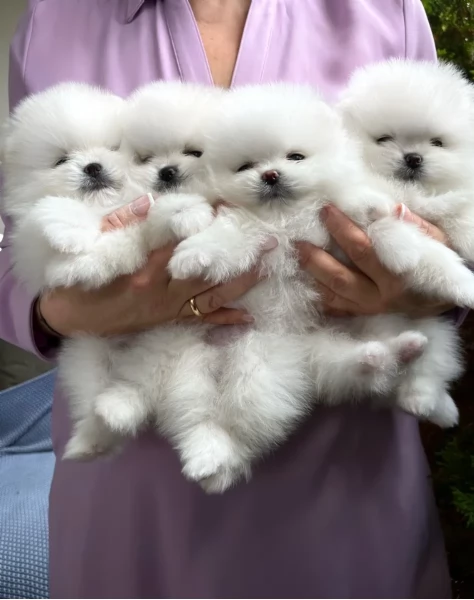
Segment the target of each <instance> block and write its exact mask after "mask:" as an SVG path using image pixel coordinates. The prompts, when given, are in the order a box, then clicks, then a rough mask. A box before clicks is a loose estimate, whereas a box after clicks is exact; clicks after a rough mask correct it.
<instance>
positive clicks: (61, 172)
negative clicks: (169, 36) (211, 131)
mask: <svg viewBox="0 0 474 600" xmlns="http://www.w3.org/2000/svg"><path fill="white" fill-rule="evenodd" d="M160 90H161V92H160ZM160 93H161V96H163V98H162V106H160V104H159V103H157V106H156V107H155V114H156V111H158V114H160V111H161V112H162V115H161V116H160V118H162V119H163V121H164V122H165V123H167V124H166V127H169V128H171V129H172V130H175V129H176V128H181V129H182V130H183V132H184V131H186V130H187V131H188V133H189V139H186V143H188V142H194V140H195V137H193V134H194V131H195V130H196V129H197V128H200V127H201V125H202V123H201V119H202V118H203V114H204V112H205V111H207V110H208V107H207V103H208V101H209V93H207V92H206V91H204V90H201V89H200V88H194V87H192V86H190V87H186V86H182V87H181V84H172V85H170V87H169V88H168V87H166V86H165V84H163V87H160V86H158V87H157V90H156V93H155V94H154V97H155V98H157V97H158V98H159V97H160ZM146 98H147V92H146V91H142V92H141V93H138V94H137V97H136V98H135V99H132V101H131V105H132V106H131V110H130V111H129V110H128V108H127V107H126V106H125V105H124V101H123V100H121V99H120V98H118V97H116V96H113V95H112V94H109V93H107V92H104V91H102V90H99V89H96V88H91V87H89V86H87V85H83V84H62V85H59V86H56V87H54V88H51V89H49V90H47V91H45V92H42V93H40V94H37V95H34V96H31V97H30V98H28V99H26V100H25V101H24V102H23V103H22V104H20V106H19V107H18V108H17V109H16V111H15V112H14V114H13V115H12V117H11V119H10V120H9V121H8V122H7V124H6V128H5V136H4V139H3V145H2V148H3V152H2V160H3V169H4V174H5V198H4V203H5V211H6V213H7V214H8V215H9V216H10V217H11V218H12V220H13V235H12V244H13V256H14V263H15V269H16V272H17V273H18V275H19V277H20V278H21V279H22V281H24V282H25V283H26V284H27V286H28V287H29V289H30V291H31V292H32V293H34V294H38V293H40V292H41V291H42V290H45V289H48V288H54V287H56V286H70V285H73V284H80V285H81V286H83V287H100V286H102V285H104V284H106V283H108V282H110V281H112V280H113V279H114V278H116V277H117V276H118V275H121V274H125V273H132V272H134V271H136V270H137V269H138V268H139V267H140V266H141V265H143V264H144V262H145V261H146V258H147V255H148V253H149V251H150V250H152V249H154V248H158V247H160V246H162V245H164V244H166V243H167V242H170V241H175V242H176V241H178V240H180V239H183V237H186V235H190V234H192V233H194V232H196V231H199V230H200V229H201V228H203V227H205V226H207V225H209V223H210V222H211V221H212V219H213V212H212V207H211V206H210V205H209V203H208V202H207V200H206V199H205V198H203V197H202V196H197V195H181V196H180V195H179V194H169V195H167V196H166V197H163V198H160V199H159V201H158V202H156V203H155V205H154V206H153V207H152V209H151V210H150V213H149V217H148V219H147V220H146V222H144V223H143V224H141V225H136V226H131V227H128V228H125V229H120V230H117V231H114V232H110V233H102V232H101V219H102V217H103V216H104V215H105V214H106V213H108V212H110V211H112V210H114V209H115V208H117V207H119V206H121V205H123V204H125V203H126V202H128V201H130V200H132V199H134V198H135V197H137V196H138V195H139V194H141V193H144V192H148V191H153V190H154V189H155V190H156V191H163V190H161V188H160V187H159V185H158V183H157V184H156V185H153V182H151V181H149V180H148V178H147V177H137V176H136V175H137V174H136V169H137V168H139V167H138V154H137V155H135V154H133V156H132V151H131V150H130V148H129V147H128V146H127V144H126V143H124V141H123V139H122V138H123V124H124V123H125V125H126V127H127V126H128V130H129V131H130V128H131V129H133V128H134V124H133V118H134V117H133V118H132V117H131V114H135V113H136V112H137V113H138V114H140V111H141V109H142V108H143V106H142V104H143V102H145V100H146ZM135 103H136V104H137V106H136V107H134V104H135ZM173 103H176V104H177V106H176V107H173ZM147 110H148V112H147V113H146V114H142V115H141V116H140V118H143V119H145V121H144V122H146V119H147V118H148V116H150V110H151V107H149V106H148V109H147ZM193 111H194V112H193ZM147 115H148V116H147ZM171 117H174V120H172V119H171ZM130 119H132V123H130V122H129V120H130ZM157 133H158V134H160V132H159V131H158V132H157ZM181 143H182V140H181V139H180V140H179V141H178V144H181ZM120 146H121V148H120V149H119V147H120ZM188 149H189V146H187V145H186V146H185V145H184V142H183V146H182V150H183V151H184V150H186V151H187V150H188ZM163 160H164V158H163ZM183 160H185V161H186V163H188V162H189V160H190V159H189V158H188V157H183ZM197 160H198V159H197V158H196V157H193V158H192V161H197ZM192 161H191V162H192ZM136 163H137V164H136ZM132 164H133V167H132ZM201 170H202V171H203V172H204V171H205V169H201ZM156 182H158V176H157V180H156ZM128 343H131V342H130V340H126V339H118V340H117V339H115V340H101V339H96V338H94V337H92V336H84V337H82V338H79V339H73V340H70V341H69V342H66V343H65V344H64V345H63V348H62V353H61V356H60V375H61V377H62V379H63V381H64V385H65V387H66V388H67V389H68V390H69V392H70V396H71V400H72V416H73V421H74V432H73V436H72V438H71V440H70V442H69V445H68V447H67V449H66V456H68V457H70V458H80V457H87V456H93V455H95V454H97V453H100V452H103V451H106V450H108V449H110V448H111V447H112V446H113V445H114V444H115V443H116V442H117V441H118V440H119V439H120V435H118V434H122V433H124V430H125V429H126V428H125V427H124V426H123V425H122V427H121V428H120V427H116V428H115V430H113V429H110V427H107V426H106V425H109V423H107V421H105V422H104V419H103V418H102V416H101V410H100V409H101V408H102V412H105V414H106V416H108V417H110V403H109V404H107V400H106V398H105V399H104V403H103V404H104V405H103V406H102V405H101V403H100V402H99V403H98V404H97V399H98V398H99V397H100V394H101V393H102V392H104V393H105V390H106V387H107V386H108V385H109V384H110V370H111V366H113V365H111V361H112V359H113V358H114V357H115V355H116V354H117V353H119V354H120V352H122V353H123V352H124V350H125V349H126V347H127V344H128ZM107 389H108V388H107ZM136 396H137V394H135V396H131V399H130V402H128V404H127V403H126V402H123V403H122V404H120V402H117V406H116V408H115V409H114V411H113V414H114V417H115V419H116V422H117V423H122V424H123V422H124V421H127V423H128V426H127V431H131V432H134V431H136V429H137V428H138V427H139V426H140V425H141V424H142V423H143V419H144V418H145V416H146V411H145V408H144V407H143V403H142V404H140V400H141V399H140V398H139V399H138V400H137V401H136V403H135V405H134V404H133V399H134V397H136ZM119 399H120V398H119ZM127 409H128V412H127ZM133 409H136V410H135V411H134V410H133ZM124 413H125V414H124ZM132 417H133V419H132Z"/></svg>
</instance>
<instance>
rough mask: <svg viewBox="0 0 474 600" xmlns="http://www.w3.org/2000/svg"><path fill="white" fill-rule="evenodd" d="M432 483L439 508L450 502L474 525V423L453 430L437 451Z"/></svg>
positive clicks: (465, 519)
mask: <svg viewBox="0 0 474 600" xmlns="http://www.w3.org/2000/svg"><path fill="white" fill-rule="evenodd" d="M437 466H438V468H437V469H436V470H435V473H434V475H435V477H434V481H435V486H436V491H437V497H438V501H439V503H440V504H441V508H449V505H450V504H451V505H453V506H454V507H455V508H456V510H457V512H458V513H459V514H460V515H461V516H462V518H463V520H464V522H465V524H466V525H467V526H468V527H471V528H474V476H473V474H474V426H473V425H470V426H466V427H465V428H463V429H461V430H460V431H459V432H458V433H456V434H455V435H454V436H453V437H452V438H451V439H450V440H449V441H448V442H447V443H446V444H445V446H444V448H443V450H442V451H441V452H440V455H439V461H438V465H437Z"/></svg>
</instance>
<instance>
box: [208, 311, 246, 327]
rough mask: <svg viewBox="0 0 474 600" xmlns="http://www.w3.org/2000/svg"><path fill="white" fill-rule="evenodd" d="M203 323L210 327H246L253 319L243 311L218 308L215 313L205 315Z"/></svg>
mask: <svg viewBox="0 0 474 600" xmlns="http://www.w3.org/2000/svg"><path fill="white" fill-rule="evenodd" d="M203 321H204V322H205V323H211V324H212V325H248V324H249V323H253V322H254V319H253V317H251V316H250V315H249V314H248V313H246V312H244V311H243V310H237V309H236V308H220V309H219V310H216V311H215V312H212V313H209V314H208V315H205V316H204V317H203Z"/></svg>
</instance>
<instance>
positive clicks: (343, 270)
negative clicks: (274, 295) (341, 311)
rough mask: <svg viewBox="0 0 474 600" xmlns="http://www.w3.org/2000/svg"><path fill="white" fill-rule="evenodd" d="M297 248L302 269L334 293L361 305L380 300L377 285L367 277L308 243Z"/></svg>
mask: <svg viewBox="0 0 474 600" xmlns="http://www.w3.org/2000/svg"><path fill="white" fill-rule="evenodd" d="M297 247H298V250H299V255H300V264H301V267H302V268H303V269H304V270H305V271H307V272H308V273H310V274H311V275H312V276H313V277H314V278H315V279H316V281H317V282H318V284H321V285H323V286H324V287H325V288H327V289H328V290H331V292H332V293H334V294H337V295H338V296H342V297H343V298H345V299H346V300H349V301H351V302H354V303H356V304H359V305H364V304H372V303H373V301H375V300H376V299H377V298H378V291H377V287H376V285H375V284H374V283H372V282H371V281H370V280H369V279H368V278H367V277H366V276H365V275H363V274H361V273H357V272H355V271H352V270H351V269H348V268H347V267H346V266H344V265H343V264H342V263H340V262H339V261H338V260H336V259H335V258H334V257H333V256H331V255H330V254H328V253H327V252H325V251H324V250H322V249H321V248H318V247H316V246H313V245H312V244H310V243H308V242H299V243H298V244H297Z"/></svg>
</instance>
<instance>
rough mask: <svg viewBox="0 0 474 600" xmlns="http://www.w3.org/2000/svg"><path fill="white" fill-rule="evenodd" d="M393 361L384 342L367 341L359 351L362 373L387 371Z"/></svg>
mask: <svg viewBox="0 0 474 600" xmlns="http://www.w3.org/2000/svg"><path fill="white" fill-rule="evenodd" d="M391 362H393V357H392V356H391V353H390V352H389V349H388V348H387V346H386V345H385V344H383V343H382V342H367V343H365V344H364V345H363V346H362V348H361V349H360V351H359V356H358V364H359V367H360V371H361V373H362V374H365V375H370V374H372V373H377V372H380V371H385V370H386V369H387V367H388V366H389V364H390V363H391Z"/></svg>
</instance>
